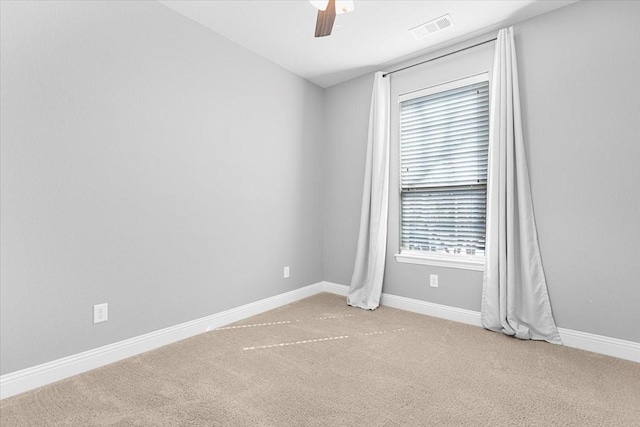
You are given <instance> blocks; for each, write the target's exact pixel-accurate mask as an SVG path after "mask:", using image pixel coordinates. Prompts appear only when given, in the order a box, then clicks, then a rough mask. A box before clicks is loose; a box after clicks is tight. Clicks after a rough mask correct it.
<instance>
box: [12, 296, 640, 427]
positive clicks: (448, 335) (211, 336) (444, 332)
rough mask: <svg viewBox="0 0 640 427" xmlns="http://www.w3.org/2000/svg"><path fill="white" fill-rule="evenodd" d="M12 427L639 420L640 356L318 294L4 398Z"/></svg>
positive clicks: (606, 422)
mask: <svg viewBox="0 0 640 427" xmlns="http://www.w3.org/2000/svg"><path fill="white" fill-rule="evenodd" d="M0 421H1V422H0V424H1V425H2V426H3V427H5V426H7V427H8V426H40V425H73V426H91V425H108V426H355V425H362V426H448V425H456V426H463V425H470V426H502V425H505V426H507V425H508V426H520V425H527V426H552V425H557V426H640V364H637V363H633V362H628V361H623V360H618V359H615V358H611V357H606V356H599V355H596V354H592V353H587V352H583V351H580V350H574V349H570V348H565V347H560V346H554V345H551V344H547V343H542V342H525V341H520V340H517V339H512V338H509V337H506V336H504V335H501V334H498V333H493V332H488V331H485V330H483V329H480V328H476V327H473V326H467V325H462V324H459V323H455V322H450V321H445V320H440V319H436V318H432V317H428V316H422V315H418V314H413V313H408V312H404V311H400V310H395V309H392V308H387V307H381V308H379V309H378V310H375V311H373V312H370V311H364V310H360V309H355V308H352V307H348V306H347V305H346V304H345V300H344V298H342V297H338V296H335V295H330V294H320V295H317V296H314V297H311V298H308V299H306V300H302V301H299V302H297V303H294V304H291V305H288V306H285V307H282V308H279V309H276V310H273V311H270V312H268V313H264V314H262V315H259V316H256V317H253V318H250V319H247V320H245V321H243V322H240V323H238V324H236V325H234V326H233V327H229V328H224V329H220V330H216V331H212V332H209V333H206V334H202V335H199V336H197V337H194V338H191V339H188V340H185V341H182V342H179V343H177V344H173V345H170V346H167V347H163V348H161V349H158V350H155V351H152V352H149V353H145V354H143V355H140V356H136V357H133V358H131V359H127V360H124V361H122V362H119V363H115V364H112V365H109V366H106V367H104V368H101V369H97V370H94V371H91V372H88V373H85V374H82V375H79V376H76V377H74V378H70V379H68V380H64V381H61V382H58V383H56V384H52V385H49V386H46V387H43V388H40V389H38V390H34V391H32V392H29V393H25V394H22V395H19V396H15V397H13V398H10V399H5V400H4V401H2V403H1V405H0Z"/></svg>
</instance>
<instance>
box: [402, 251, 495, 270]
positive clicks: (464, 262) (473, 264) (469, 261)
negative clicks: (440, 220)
mask: <svg viewBox="0 0 640 427" xmlns="http://www.w3.org/2000/svg"><path fill="white" fill-rule="evenodd" d="M394 256H395V257H396V261H398V262H406V263H409V264H420V265H432V266H436V267H448V268H459V269H463V270H474V271H484V257H482V256H475V257H468V256H464V255H460V256H455V255H451V256H438V255H431V254H424V253H416V252H401V253H399V254H395V255H394Z"/></svg>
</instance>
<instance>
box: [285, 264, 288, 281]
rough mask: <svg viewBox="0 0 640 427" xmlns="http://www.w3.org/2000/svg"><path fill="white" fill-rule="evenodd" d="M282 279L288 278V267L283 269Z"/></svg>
mask: <svg viewBox="0 0 640 427" xmlns="http://www.w3.org/2000/svg"><path fill="white" fill-rule="evenodd" d="M284 278H285V279H288V278H289V267H288V266H287V267H285V268H284Z"/></svg>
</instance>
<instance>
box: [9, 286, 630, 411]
mask: <svg viewBox="0 0 640 427" xmlns="http://www.w3.org/2000/svg"><path fill="white" fill-rule="evenodd" d="M348 290H349V287H348V286H345V285H340V284H337V283H332V282H319V283H315V284H313V285H309V286H305V287H303V288H300V289H295V290H293V291H290V292H285V293H283V294H280V295H275V296H273V297H270V298H265V299H262V300H260V301H256V302H253V303H250V304H246V305H243V306H240V307H236V308H232V309H230V310H226V311H222V312H220V313H216V314H212V315H210V316H206V317H202V318H200V319H196V320H192V321H190V322H185V323H181V324H179V325H175V326H171V327H169V328H165V329H161V330H159V331H155V332H150V333H148V334H144V335H140V336H137V337H133V338H130V339H127V340H124V341H119V342H117V343H113V344H109V345H105V346H103V347H99V348H96V349H93V350H89V351H85V352H82V353H78V354H74V355H71V356H68V357H63V358H62V359H58V360H54V361H52V362H47V363H43V364H41V365H37V366H33V367H31V368H26V369H22V370H20V371H16V372H11V373H8V374H5V375H2V376H0V398H2V399H4V398H7V397H10V396H14V395H16V394H20V393H23V392H25V391H29V390H33V389H35V388H38V387H41V386H44V385H47V384H50V383H53V382H56V381H60V380H62V379H65V378H69V377H71V376H74V375H78V374H81V373H83V372H86V371H89V370H91V369H95V368H99V367H100V366H104V365H107V364H109V363H113V362H117V361H119V360H122V359H126V358H127V357H132V356H135V355H138V354H141V353H144V352H146V351H149V350H153V349H155V348H158V347H161V346H164V345H167V344H171V343H174V342H177V341H180V340H183V339H186V338H189V337H192V336H194V335H198V334H201V333H203V332H207V331H210V330H212V329H216V328H220V327H222V326H225V325H228V324H230V323H234V322H238V321H240V320H242V319H246V318H247V317H251V316H255V315H256V314H260V313H263V312H265V311H269V310H273V309H274V308H278V307H281V306H283V305H286V304H290V303H292V302H295V301H298V300H301V299H303V298H307V297H310V296H313V295H315V294H318V293H320V292H330V293H333V294H337V295H342V296H345V295H347V292H348ZM381 302H382V304H383V305H386V306H389V307H394V308H398V309H401V310H406V311H411V312H414V313H420V314H426V315H428V316H434V317H439V318H442V319H447V320H453V321H456V322H461V323H466V324H468V325H473V326H480V313H478V312H477V311H472V310H465V309H462V308H456V307H450V306H446V305H441V304H434V303H431V302H426V301H421V300H417V299H412V298H405V297H401V296H397V295H390V294H385V293H383V294H382V300H381ZM558 330H559V332H560V337H561V338H562V341H563V342H564V344H565V345H566V346H567V347H573V348H579V349H581V350H587V351H592V352H594V353H599V354H605V355H607V356H613V357H618V358H620V359H626V360H631V361H634V362H639V363H640V343H636V342H632V341H625V340H620V339H617V338H610V337H605V336H602V335H595V334H589V333H586V332H580V331H574V330H571V329H564V328H558Z"/></svg>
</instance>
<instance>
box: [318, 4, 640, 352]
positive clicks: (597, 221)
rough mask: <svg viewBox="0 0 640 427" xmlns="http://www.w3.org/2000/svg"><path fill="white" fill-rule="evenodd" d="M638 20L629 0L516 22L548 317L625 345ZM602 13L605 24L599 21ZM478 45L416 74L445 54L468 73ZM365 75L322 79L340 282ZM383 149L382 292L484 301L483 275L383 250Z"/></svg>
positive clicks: (434, 72)
mask: <svg viewBox="0 0 640 427" xmlns="http://www.w3.org/2000/svg"><path fill="white" fill-rule="evenodd" d="M638 17H640V3H637V2H580V3H576V4H573V5H570V6H567V7H564V8H562V9H559V10H557V11H554V12H551V13H549V14H546V15H542V16H539V17H536V18H533V19H531V20H528V21H525V22H522V23H520V24H517V25H515V30H516V45H517V50H518V60H519V66H520V73H519V74H520V83H521V94H522V102H523V108H524V117H523V119H524V123H525V138H526V144H527V147H528V156H529V159H528V161H529V167H530V174H531V185H532V193H533V199H534V207H535V213H536V219H537V223H538V233H539V239H540V246H541V251H542V257H543V263H544V266H545V270H546V275H547V281H548V286H549V293H550V296H551V303H552V306H553V311H554V315H555V317H556V321H557V323H558V326H560V327H564V328H570V329H575V330H579V331H585V332H590V333H594V334H600V335H605V336H610V337H615V338H621V339H626V340H631V341H635V342H640V328H639V327H638V325H640V310H638V307H639V306H640V286H639V285H638V277H640V226H638V218H639V217H640V190H639V189H638V185H639V183H640V167H638V165H640V140H639V135H640V119H639V117H640V84H638V80H637V79H638V70H640V56H639V55H638V52H640V27H639V26H638V25H637V22H636V21H637V19H638ZM603 22H606V23H607V28H608V30H606V31H604V30H597V29H598V28H601V27H602V23H603ZM486 38H488V36H487V37H486ZM471 43H472V42H469V44H471ZM448 50H450V49H448ZM479 54H480V53H479V52H478V51H473V52H471V51H467V53H465V54H460V55H458V56H457V57H455V56H454V57H449V59H446V60H442V61H435V62H432V63H430V64H428V65H424V66H422V67H420V68H419V69H420V70H421V71H422V73H424V74H425V76H426V77H425V79H431V78H433V77H434V76H435V78H437V77H438V76H440V75H441V73H442V70H441V67H442V65H443V64H444V63H445V62H448V63H449V64H448V66H449V67H450V70H451V72H452V73H454V74H457V73H460V72H463V71H465V70H467V65H465V64H463V63H464V62H465V61H466V60H465V59H464V57H465V56H466V57H469V56H470V55H479ZM436 55H437V53H434V54H432V55H430V56H436ZM478 61H484V59H478ZM416 62H417V60H416ZM477 64H478V65H479V64H480V62H477ZM405 73H409V72H405ZM410 73H411V74H413V75H415V73H416V70H415V69H414V71H411V72H410ZM414 78H415V77H413V76H409V75H407V74H405V75H404V76H402V78H401V74H400V73H399V74H397V75H396V76H394V79H393V80H392V91H394V92H396V93H397V92H399V91H400V90H399V89H397V87H396V88H393V85H394V83H395V84H396V85H398V84H400V85H401V84H405V83H406V82H407V81H408V80H412V79H414ZM453 78H455V76H454V77H453ZM446 80H451V79H446ZM371 83H372V78H371V76H363V77H360V78H357V79H354V80H351V81H349V82H345V83H343V84H340V85H337V86H334V87H331V88H328V89H326V97H325V100H326V104H325V114H326V118H327V124H328V133H327V147H326V150H325V156H326V157H325V176H326V186H325V194H324V202H325V218H324V220H325V229H324V235H325V246H324V249H323V250H324V278H325V280H328V281H332V282H337V283H343V284H349V282H350V279H351V273H352V270H353V262H354V259H355V248H356V242H357V224H358V222H359V216H360V199H361V194H362V182H363V173H364V158H365V152H366V137H367V120H368V118H367V117H368V109H369V101H370V97H371ZM332 123H340V125H339V126H336V125H332ZM393 141H394V139H392V143H394V142H393ZM392 153H393V157H392V159H391V165H392V174H391V176H392V182H391V197H390V216H389V240H388V255H387V264H386V274H385V282H384V289H383V290H384V292H388V293H392V294H396V295H401V296H405V297H410V298H417V299H421V300H425V301H430V302H435V303H439V304H444V305H450V306H454V307H461V308H466V309H470V310H480V294H481V288H482V274H481V273H479V272H473V271H465V270H456V269H446V268H437V267H430V266H419V265H410V264H398V263H397V262H396V260H395V258H394V257H393V254H395V253H397V250H398V222H397V217H398V215H397V210H398V206H397V204H398V197H397V192H396V191H397V176H396V175H397V167H396V165H397V146H395V147H392ZM393 171H396V173H394V172H393ZM429 274H438V275H440V287H439V288H437V289H433V288H429V286H428V277H429Z"/></svg>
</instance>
